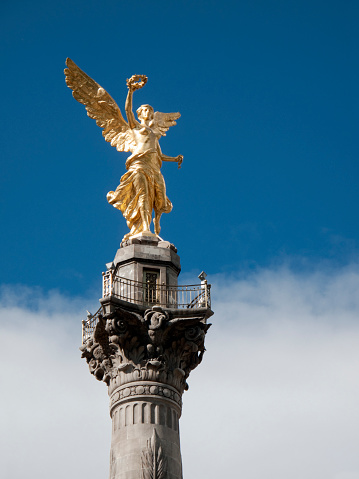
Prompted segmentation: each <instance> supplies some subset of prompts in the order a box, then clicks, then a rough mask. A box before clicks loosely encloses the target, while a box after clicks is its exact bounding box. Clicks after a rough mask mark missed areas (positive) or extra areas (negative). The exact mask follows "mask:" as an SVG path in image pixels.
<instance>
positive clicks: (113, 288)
mask: <svg viewBox="0 0 359 479" xmlns="http://www.w3.org/2000/svg"><path fill="white" fill-rule="evenodd" d="M102 274H103V284H102V296H103V298H106V297H108V296H115V297H116V298H119V299H121V300H123V301H127V302H128V303H133V304H140V305H143V306H148V307H152V306H161V307H163V308H170V309H185V308H188V309H198V308H210V306H211V294H210V292H211V285H210V284H208V283H207V281H206V280H203V281H202V282H201V284H193V285H186V286H166V285H164V284H162V285H160V284H155V285H154V284H153V283H150V282H148V283H146V282H143V283H141V282H139V281H133V280H132V279H127V278H122V277H121V276H117V275H114V274H112V271H106V273H102ZM101 313H102V306H101V307H100V308H99V309H98V311H96V313H95V314H91V313H90V312H88V314H87V319H84V320H82V344H84V343H86V342H87V340H88V339H90V338H91V337H92V335H93V333H94V331H95V327H96V325H97V323H98V322H99V320H100V316H101Z"/></svg>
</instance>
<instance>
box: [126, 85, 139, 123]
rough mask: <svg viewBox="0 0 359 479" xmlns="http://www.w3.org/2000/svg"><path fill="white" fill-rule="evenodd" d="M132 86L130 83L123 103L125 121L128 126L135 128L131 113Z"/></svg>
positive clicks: (133, 117) (133, 116)
mask: <svg viewBox="0 0 359 479" xmlns="http://www.w3.org/2000/svg"><path fill="white" fill-rule="evenodd" d="M133 92H134V90H133V88H132V85H129V86H128V93H127V98H126V104H125V110H126V116H127V121H128V124H129V126H130V128H132V129H133V128H135V127H136V119H135V115H134V114H133V111H132V96H133Z"/></svg>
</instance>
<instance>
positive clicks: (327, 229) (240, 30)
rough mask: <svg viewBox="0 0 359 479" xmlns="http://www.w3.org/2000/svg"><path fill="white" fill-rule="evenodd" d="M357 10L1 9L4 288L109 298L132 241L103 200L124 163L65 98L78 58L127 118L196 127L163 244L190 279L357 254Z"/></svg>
mask: <svg viewBox="0 0 359 479" xmlns="http://www.w3.org/2000/svg"><path fill="white" fill-rule="evenodd" d="M358 13H359V6H358V4H357V3H356V2H354V1H353V2H352V1H346V2H343V3H339V2H336V1H329V2H328V1H327V2H322V1H314V2H313V1H310V2H309V1H301V2H293V1H288V0H286V1H245V2H232V1H224V2H214V1H206V2H202V1H196V2H189V1H188V2H187V1H178V2H171V1H170V2H168V1H167V2H165V1H156V2H141V1H140V2H122V1H117V2H114V1H107V0H105V1H102V2H98V1H92V0H89V1H86V2H82V1H74V2H58V3H55V4H54V3H49V2H45V1H44V2H41V1H35V2H26V1H23V2H16V1H15V2H12V3H10V2H7V3H6V4H5V3H4V4H3V6H2V16H1V20H0V21H1V29H0V31H1V33H0V35H1V37H2V42H1V44H2V53H1V59H2V65H3V67H4V68H5V74H4V75H3V77H2V92H3V95H2V111H3V115H2V120H3V121H2V127H1V131H0V135H1V145H2V159H3V162H2V164H3V173H2V175H1V196H2V198H1V205H2V218H3V219H2V221H3V225H4V228H3V229H2V235H1V238H2V239H1V243H2V251H3V252H5V254H3V255H2V259H1V265H0V266H1V272H2V281H3V282H5V283H8V284H13V283H22V284H26V285H31V286H40V287H42V288H44V289H45V290H47V289H52V288H58V289H59V290H60V291H63V292H64V293H67V294H84V293H86V292H88V291H89V290H92V289H94V290H96V289H97V288H98V287H99V275H100V273H101V271H102V270H103V268H104V264H105V263H106V262H108V261H110V260H112V258H113V257H114V254H115V251H116V249H117V248H118V246H119V242H120V239H121V238H122V237H123V235H124V234H125V233H126V232H127V227H126V225H125V221H124V219H123V217H122V215H121V213H120V212H118V211H117V210H115V209H114V208H113V207H112V206H111V205H109V204H108V203H107V201H106V193H107V192H108V191H110V190H113V189H114V188H115V187H116V186H117V185H118V183H119V180H120V177H121V176H122V174H123V173H124V172H125V159H126V156H127V155H126V154H125V153H118V152H117V151H116V150H115V149H114V148H112V147H111V146H110V145H109V144H108V143H106V142H105V141H104V140H103V138H102V136H101V131H100V129H99V128H98V127H97V126H96V124H95V122H94V121H93V120H90V119H89V118H88V117H87V116H86V112H85V109H84V107H83V106H82V105H80V104H78V103H77V102H76V101H75V100H74V99H73V98H72V96H71V92H70V90H69V89H68V88H67V87H66V86H65V82H64V75H63V68H64V66H65V65H64V62H65V58H66V57H67V56H69V57H71V58H72V59H73V60H74V61H75V62H76V63H77V64H78V65H79V66H80V67H81V68H82V69H83V70H84V71H86V73H88V74H89V75H90V76H92V77H93V78H94V79H95V80H96V81H97V82H98V83H100V85H101V86H103V87H104V88H105V89H107V90H108V91H109V93H110V94H111V95H112V96H113V97H114V98H115V100H116V101H117V102H118V104H119V106H120V107H121V108H122V111H124V101H125V96H126V83H125V80H126V78H128V77H129V76H131V75H132V74H134V73H143V74H146V75H147V76H148V77H149V81H148V83H147V85H146V86H145V88H144V89H142V90H141V91H140V92H136V94H135V98H134V104H135V107H137V106H139V105H140V104H141V103H150V104H151V105H153V106H154V108H155V109H156V110H159V111H164V112H167V111H180V112H181V114H182V117H181V118H180V120H179V121H178V125H177V126H176V127H174V128H172V129H171V130H170V131H169V132H168V135H167V137H166V138H163V139H162V143H161V145H162V150H163V152H164V153H167V154H169V155H177V154H183V155H184V162H183V166H182V169H181V170H177V167H176V165H175V164H165V165H164V167H163V173H164V176H165V179H166V184H167V193H168V196H169V198H170V199H171V200H172V202H173V204H174V209H173V212H172V213H171V214H169V215H164V216H163V219H162V231H161V235H162V237H163V238H164V239H166V240H169V241H171V242H173V243H174V244H175V245H176V246H177V248H178V251H179V254H180V256H181V259H182V267H183V271H184V272H193V274H194V277H195V275H196V274H197V273H199V272H200V271H201V270H202V269H205V270H206V271H207V272H208V273H210V274H215V273H218V272H220V273H226V272H238V271H241V272H242V273H244V274H246V272H248V271H249V270H251V269H253V268H254V269H255V268H258V267H265V266H267V265H270V264H273V263H277V262H281V261H283V260H285V261H290V262H291V263H292V265H293V267H294V268H298V269H301V268H311V267H312V266H313V265H316V264H318V263H322V262H323V261H324V262H329V263H330V264H336V265H343V264H346V263H347V262H349V261H351V260H353V258H356V257H357V254H358V238H359V227H358V214H357V205H358V204H359V189H358V186H357V184H358V180H357V178H358V171H359V168H358V135H357V130H358V120H359V114H358V107H359V95H358V86H357V85H358V84H359V82H358V80H359V59H358V55H357V51H358V37H359V32H358V28H357V24H358V19H359V18H358Z"/></svg>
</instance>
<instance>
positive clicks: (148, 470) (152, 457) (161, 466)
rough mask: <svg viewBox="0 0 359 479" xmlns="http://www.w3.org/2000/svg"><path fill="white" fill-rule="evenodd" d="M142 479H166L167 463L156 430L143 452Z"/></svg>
mask: <svg viewBox="0 0 359 479" xmlns="http://www.w3.org/2000/svg"><path fill="white" fill-rule="evenodd" d="M141 462H142V479H166V475H167V472H166V469H167V463H166V462H167V461H166V457H165V455H164V453H163V448H162V445H161V441H160V438H159V437H158V435H157V432H156V429H154V430H153V434H152V437H151V438H150V439H147V447H146V449H145V450H144V451H143V452H142V456H141Z"/></svg>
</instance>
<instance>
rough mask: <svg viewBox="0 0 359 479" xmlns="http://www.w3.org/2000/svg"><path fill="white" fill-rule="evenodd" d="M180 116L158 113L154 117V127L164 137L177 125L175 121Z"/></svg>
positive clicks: (178, 114)
mask: <svg viewBox="0 0 359 479" xmlns="http://www.w3.org/2000/svg"><path fill="white" fill-rule="evenodd" d="M180 116H181V114H180V113H161V112H159V111H156V112H155V114H154V115H153V127H154V129H156V130H158V131H159V133H160V134H161V135H162V136H166V131H167V130H168V129H169V127H170V126H174V125H177V123H176V121H175V120H177V119H178V118H179V117H180Z"/></svg>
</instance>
